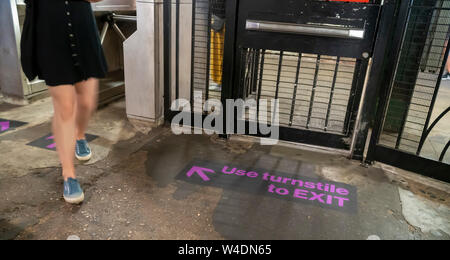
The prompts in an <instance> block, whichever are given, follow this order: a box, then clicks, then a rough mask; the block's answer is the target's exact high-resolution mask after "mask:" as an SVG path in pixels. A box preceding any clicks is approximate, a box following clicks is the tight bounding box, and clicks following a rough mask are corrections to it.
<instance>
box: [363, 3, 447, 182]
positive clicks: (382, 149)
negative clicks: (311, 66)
mask: <svg viewBox="0 0 450 260" xmlns="http://www.w3.org/2000/svg"><path fill="white" fill-rule="evenodd" d="M400 12H401V13H403V15H400V16H399V19H400V20H401V21H403V23H401V27H400V28H399V30H398V31H399V33H397V34H396V36H397V40H396V42H397V45H394V46H392V49H394V50H396V53H397V55H396V57H395V56H393V57H394V59H393V60H394V61H395V62H393V63H392V64H390V65H389V66H388V69H387V71H389V75H390V76H389V77H387V79H386V81H385V82H384V83H383V84H384V85H386V86H388V88H386V89H384V91H383V92H382V93H381V100H382V102H381V103H380V106H379V109H378V115H377V119H376V120H377V127H376V128H375V129H374V134H373V136H372V141H371V146H370V150H369V155H368V158H369V160H376V161H381V162H384V163H387V164H390V165H393V166H397V167H400V168H403V169H406V170H410V171H414V172H417V173H420V174H424V175H426V176H429V177H433V178H436V179H439V180H443V181H447V182H450V174H449V173H450V165H449V163H450V152H448V149H449V146H450V114H449V112H450V82H443V81H442V80H441V78H442V75H443V73H444V72H445V64H446V62H447V58H448V55H449V44H448V39H449V36H450V0H411V1H404V2H403V3H402V7H401V10H400Z"/></svg>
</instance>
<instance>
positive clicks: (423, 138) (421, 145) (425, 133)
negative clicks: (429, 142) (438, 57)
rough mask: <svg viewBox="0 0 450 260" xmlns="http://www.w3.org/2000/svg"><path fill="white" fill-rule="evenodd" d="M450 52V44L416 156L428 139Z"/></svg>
mask: <svg viewBox="0 0 450 260" xmlns="http://www.w3.org/2000/svg"><path fill="white" fill-rule="evenodd" d="M449 51H450V44H447V49H446V50H445V56H444V57H445V58H444V61H443V64H442V67H441V70H440V72H439V77H438V80H437V82H436V87H435V88H434V93H433V98H432V99H431V103H430V108H429V110H428V115H427V119H426V121H425V125H424V126H423V131H422V136H421V137H420V143H419V147H418V148H417V153H416V155H420V153H421V151H422V148H423V145H424V144H425V140H426V138H427V129H428V125H429V124H430V120H431V115H432V113H433V110H434V105H435V104H436V99H437V95H438V93H439V89H440V86H441V81H442V75H444V71H445V67H446V65H447V58H448V55H449Z"/></svg>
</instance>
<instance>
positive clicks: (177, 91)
mask: <svg viewBox="0 0 450 260" xmlns="http://www.w3.org/2000/svg"><path fill="white" fill-rule="evenodd" d="M175 22H176V43H175V53H176V54H175V59H176V60H175V99H177V100H178V99H179V98H180V0H177V2H176V21H175Z"/></svg>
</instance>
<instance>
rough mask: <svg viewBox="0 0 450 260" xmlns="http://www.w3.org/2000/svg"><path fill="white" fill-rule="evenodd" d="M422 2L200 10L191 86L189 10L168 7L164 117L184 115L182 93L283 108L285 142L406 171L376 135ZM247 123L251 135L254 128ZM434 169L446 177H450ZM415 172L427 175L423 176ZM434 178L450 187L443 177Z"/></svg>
mask: <svg viewBox="0 0 450 260" xmlns="http://www.w3.org/2000/svg"><path fill="white" fill-rule="evenodd" d="M424 1H425V2H426V0H424ZM439 1H440V0H434V2H439ZM445 1H447V0H444V1H440V2H445ZM414 2H416V5H418V4H417V2H419V1H417V0H416V1H414V0H411V1H395V0H385V1H378V0H371V1H351V2H344V1H319V0H317V1H314V0H296V1H289V0H277V1H274V0H193V1H192V9H191V10H192V13H191V15H192V17H191V18H192V24H191V27H188V28H190V29H191V32H189V33H191V40H192V42H191V45H190V46H189V47H190V50H191V53H190V58H191V64H190V70H189V71H190V73H191V75H190V84H189V86H186V85H183V84H182V83H181V82H182V80H180V77H184V78H185V79H186V75H184V71H182V70H183V69H185V68H183V67H182V66H180V64H181V63H183V62H182V61H180V59H182V58H185V57H184V56H183V55H184V53H182V52H180V49H184V50H186V46H184V47H180V41H181V38H183V36H180V35H183V34H186V32H185V30H184V29H183V28H184V27H186V25H185V24H180V19H183V18H182V17H184V16H186V13H183V11H182V10H183V1H179V0H173V2H172V4H171V5H170V4H169V5H166V6H165V19H166V20H165V26H166V28H165V29H166V31H165V40H166V41H165V43H166V45H165V47H166V50H170V51H166V52H165V54H166V61H170V62H168V63H165V68H166V74H165V75H166V84H165V86H166V87H165V96H166V98H165V103H166V104H165V108H166V110H165V111H166V115H165V116H166V118H167V120H169V121H170V119H171V118H172V117H173V115H175V114H176V113H178V112H177V111H170V109H169V108H170V104H171V102H172V101H173V100H174V99H177V98H179V97H180V95H182V94H180V93H182V92H184V93H187V92H189V93H190V96H189V99H190V101H191V103H192V102H194V95H193V94H194V91H198V90H200V91H202V96H201V99H202V100H203V101H206V100H208V99H211V98H215V99H221V100H222V103H223V104H226V102H225V101H226V100H227V99H244V100H246V99H255V100H256V101H257V102H258V103H259V101H260V100H262V99H269V100H270V99H278V100H279V115H280V118H279V125H280V139H281V140H286V141H293V142H298V143H304V144H312V145H319V146H324V147H331V148H338V149H343V150H347V151H348V152H349V154H351V157H352V158H355V159H360V160H365V161H367V162H372V161H374V160H378V161H382V162H388V163H390V164H393V165H395V166H400V167H402V164H407V162H402V163H401V164H396V163H395V162H393V161H392V160H389V154H383V153H384V152H385V150H383V145H382V144H380V142H379V140H380V135H381V134H380V131H381V130H380V129H378V128H379V127H377V126H379V125H383V122H385V117H386V115H385V114H384V113H383V112H385V110H386V107H387V106H388V104H389V102H390V99H389V96H388V94H387V93H389V92H390V91H392V87H393V86H392V84H391V83H392V81H393V78H395V77H394V74H395V72H396V71H397V70H396V68H397V67H398V62H399V59H400V55H399V53H400V49H401V48H402V46H403V45H402V44H404V36H405V35H404V33H403V31H404V30H406V29H405V28H406V27H407V21H408V18H409V17H410V11H411V6H412V5H414ZM430 2H433V0H431V1H428V5H430ZM435 4H436V3H435ZM184 7H185V6H184ZM431 8H432V10H435V8H436V7H435V6H433V5H432V7H431ZM441 8H442V6H441ZM444 9H445V8H444ZM180 10H181V11H180ZM217 16H221V17H222V16H223V18H224V19H225V21H226V22H225V25H224V26H223V28H222V29H220V31H216V30H215V29H214V28H213V27H214V26H215V25H213V23H214V19H217ZM436 19H437V18H436ZM444 27H445V26H444ZM425 34H426V33H425ZM425 38H427V37H425ZM427 39H428V41H430V40H433V39H430V37H428V38H427ZM181 44H183V42H182V41H181ZM431 45H433V44H431ZM429 49H430V48H429ZM174 54H175V58H173V56H174ZM419 56H420V55H419ZM422 56H424V55H422ZM422 56H421V58H422ZM171 57H172V58H171ZM218 57H219V58H218ZM422 59H424V60H427V61H429V60H430V59H426V58H425V56H424V57H423V58H422ZM184 64H186V63H184ZM429 66H431V65H429ZM435 67H436V66H435ZM437 67H438V70H440V69H441V68H442V66H441V65H439V66H437ZM222 73H223V74H222ZM218 86H219V87H218ZM220 86H221V87H220ZM186 87H189V90H186ZM183 89H184V90H183ZM380 94H382V95H380ZM184 97H186V95H184ZM197 98H200V97H195V99H197ZM391 103H392V102H391ZM257 108H259V107H257ZM225 110H226V108H225ZM377 111H378V112H377ZM375 115H377V116H375ZM204 116H206V115H204ZM246 116H247V117H246V118H244V120H245V121H246V123H247V126H248V125H249V124H250V121H251V120H252V118H251V115H250V114H248V113H247V114H246ZM403 123H405V122H403ZM372 130H373V131H372ZM372 133H373V134H372ZM247 134H250V133H247ZM257 135H259V136H262V135H261V134H257ZM368 141H371V142H370V143H369V142H368ZM402 152H403V151H402ZM366 155H367V156H366ZM417 157H418V159H422V158H421V157H420V156H419V155H417ZM409 159H411V158H409ZM436 163H437V164H438V165H439V167H440V168H439V170H438V171H442V170H444V171H446V169H448V164H445V163H442V162H441V163H438V162H434V161H433V164H434V166H436V165H435V164H436ZM403 168H405V167H403ZM434 169H437V168H436V167H434ZM408 170H412V171H416V172H419V173H422V172H420V171H422V170H423V167H418V168H417V169H414V167H409V168H408ZM447 172H449V171H447ZM426 174H427V175H429V176H432V177H435V178H438V179H441V180H446V181H449V180H448V177H447V176H444V175H442V174H428V173H426Z"/></svg>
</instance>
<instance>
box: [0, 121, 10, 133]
mask: <svg viewBox="0 0 450 260" xmlns="http://www.w3.org/2000/svg"><path fill="white" fill-rule="evenodd" d="M8 129H9V121H6V122H0V131H6V130H8Z"/></svg>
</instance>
